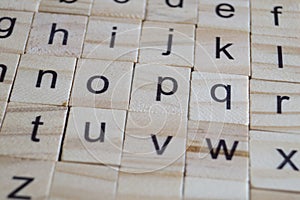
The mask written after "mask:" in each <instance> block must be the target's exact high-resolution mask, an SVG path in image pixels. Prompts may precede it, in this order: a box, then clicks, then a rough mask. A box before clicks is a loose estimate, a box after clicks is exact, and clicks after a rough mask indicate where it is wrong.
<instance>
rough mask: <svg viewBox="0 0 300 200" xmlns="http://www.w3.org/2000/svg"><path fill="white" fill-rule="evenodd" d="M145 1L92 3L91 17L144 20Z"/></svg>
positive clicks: (117, 0) (118, 0) (128, 0)
mask: <svg viewBox="0 0 300 200" xmlns="http://www.w3.org/2000/svg"><path fill="white" fill-rule="evenodd" d="M145 9H146V0H114V1H112V0H102V1H94V4H93V9H92V15H97V16H104V17H119V18H135V19H144V15H145Z"/></svg>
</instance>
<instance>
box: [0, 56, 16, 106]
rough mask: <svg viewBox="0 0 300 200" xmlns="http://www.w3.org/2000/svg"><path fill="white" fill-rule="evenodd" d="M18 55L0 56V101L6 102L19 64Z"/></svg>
mask: <svg viewBox="0 0 300 200" xmlns="http://www.w3.org/2000/svg"><path fill="white" fill-rule="evenodd" d="M19 57H20V56H19V55H18V54H7V53H1V54H0V101H7V100H8V97H9V94H10V90H11V88H12V84H13V81H14V79H15V73H16V70H17V66H18V63H19Z"/></svg>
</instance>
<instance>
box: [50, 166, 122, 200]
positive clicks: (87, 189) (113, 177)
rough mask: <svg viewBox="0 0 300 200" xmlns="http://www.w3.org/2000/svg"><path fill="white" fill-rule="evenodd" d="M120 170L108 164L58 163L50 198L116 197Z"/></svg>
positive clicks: (76, 199) (75, 199)
mask: <svg viewBox="0 0 300 200" xmlns="http://www.w3.org/2000/svg"><path fill="white" fill-rule="evenodd" d="M117 179H118V171H117V170H116V169H113V168H111V167H108V166H98V165H85V164H72V163H64V162H59V163H57V164H56V167H55V172H54V178H53V181H52V186H51V192H50V199H53V200H54V199H57V200H58V199H61V200H62V199H74V200H79V199H87V198H88V199H89V200H93V199H99V198H100V199H111V200H112V199H115V198H114V197H115V192H116V187H117Z"/></svg>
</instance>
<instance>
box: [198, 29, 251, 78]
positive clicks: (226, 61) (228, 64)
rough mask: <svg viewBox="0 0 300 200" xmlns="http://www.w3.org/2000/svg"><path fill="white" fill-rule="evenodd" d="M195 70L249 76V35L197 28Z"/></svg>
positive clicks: (231, 31)
mask: <svg viewBox="0 0 300 200" xmlns="http://www.w3.org/2000/svg"><path fill="white" fill-rule="evenodd" d="M194 69H195V70H196V71H201V72H214V73H224V74H238V75H246V76H249V75H250V41H249V33H248V32H244V31H243V32H238V31H235V30H224V29H209V28H197V30H196V47H195V67H194Z"/></svg>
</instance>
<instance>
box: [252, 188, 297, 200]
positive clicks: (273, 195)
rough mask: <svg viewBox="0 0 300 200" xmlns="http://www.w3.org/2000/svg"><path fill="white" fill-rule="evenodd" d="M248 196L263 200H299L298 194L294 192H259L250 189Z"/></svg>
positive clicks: (258, 190)
mask: <svg viewBox="0 0 300 200" xmlns="http://www.w3.org/2000/svg"><path fill="white" fill-rule="evenodd" d="M250 192H251V193H250V195H251V198H252V199H258V200H259V199H264V200H273V199H289V200H298V199H300V194H299V193H294V192H282V191H276V190H260V189H251V191H250Z"/></svg>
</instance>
